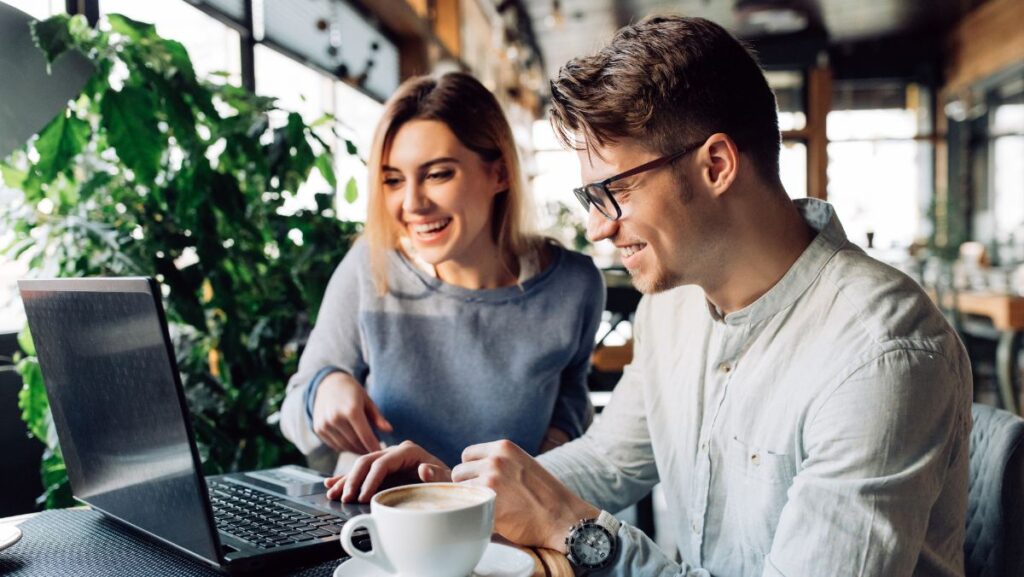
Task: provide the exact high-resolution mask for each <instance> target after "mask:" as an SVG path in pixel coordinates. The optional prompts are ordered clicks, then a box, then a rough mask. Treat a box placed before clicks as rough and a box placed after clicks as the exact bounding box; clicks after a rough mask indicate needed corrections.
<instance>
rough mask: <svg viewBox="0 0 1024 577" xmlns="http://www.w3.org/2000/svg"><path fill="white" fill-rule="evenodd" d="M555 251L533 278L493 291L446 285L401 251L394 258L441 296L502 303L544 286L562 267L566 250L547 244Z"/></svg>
mask: <svg viewBox="0 0 1024 577" xmlns="http://www.w3.org/2000/svg"><path fill="white" fill-rule="evenodd" d="M544 246H549V247H551V249H552V250H553V251H554V258H552V259H551V263H550V264H549V265H548V267H547V268H546V269H544V270H542V271H540V272H539V273H537V274H535V275H533V276H532V277H530V278H528V279H526V280H522V279H520V282H519V283H517V284H514V285H509V286H504V287H498V288H493V289H470V288H465V287H460V286H457V285H453V284H450V283H446V282H444V281H443V280H441V279H440V278H437V277H436V276H432V275H429V274H427V272H426V271H424V270H423V269H421V268H420V267H419V266H417V265H416V263H415V262H413V260H412V259H411V258H410V257H409V256H408V255H406V254H404V253H403V252H402V251H401V250H395V251H393V252H394V256H395V258H397V259H398V261H399V263H401V267H402V268H403V269H404V270H405V271H406V272H407V273H409V274H412V275H414V276H415V277H416V279H417V280H419V281H420V282H421V283H423V285H424V286H426V287H427V288H429V289H431V290H433V291H435V292H438V293H440V294H443V295H446V296H450V297H454V298H458V299H461V300H464V301H466V302H502V301H508V300H511V299H514V298H519V297H522V296H525V295H526V294H528V293H529V292H530V291H531V290H533V289H534V288H535V287H537V286H539V285H541V284H543V283H544V282H545V281H547V279H549V278H551V275H552V274H553V273H554V272H555V270H557V269H558V267H560V266H561V264H562V261H563V259H564V255H565V249H563V248H562V247H560V246H558V245H556V244H554V243H547V244H545V245H544Z"/></svg>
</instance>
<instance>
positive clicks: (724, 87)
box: [551, 16, 780, 183]
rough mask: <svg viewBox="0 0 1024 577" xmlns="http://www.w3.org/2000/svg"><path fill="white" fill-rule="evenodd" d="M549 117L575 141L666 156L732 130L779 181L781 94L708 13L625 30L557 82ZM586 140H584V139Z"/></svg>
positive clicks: (568, 141)
mask: <svg viewBox="0 0 1024 577" xmlns="http://www.w3.org/2000/svg"><path fill="white" fill-rule="evenodd" d="M551 99H552V112H551V122H552V126H553V127H554V129H555V134H557V135H558V137H559V139H560V140H561V141H562V142H563V143H564V144H565V145H566V146H568V147H569V148H575V149H582V148H583V147H585V146H586V145H587V143H596V144H598V145H605V144H607V143H610V142H617V141H619V140H620V139H633V140H636V141H638V142H640V143H642V144H644V145H647V146H650V147H651V148H652V149H653V150H654V151H656V152H659V153H661V154H672V153H674V152H676V151H677V150H678V149H679V148H681V147H683V146H685V145H687V144H689V143H692V142H696V141H700V140H702V139H705V138H707V137H708V136H711V135H712V134H714V133H716V132H723V133H725V134H728V135H729V137H730V138H732V139H733V141H734V142H735V143H736V146H737V147H738V148H739V150H740V152H742V153H744V154H746V155H747V156H748V157H749V158H750V159H751V160H752V161H753V164H754V167H755V168H756V169H757V172H758V173H760V175H761V176H762V177H763V178H764V179H765V180H767V181H768V182H771V183H775V182H778V180H779V141H780V135H779V121H778V114H777V112H776V108H775V95H774V94H773V93H772V91H771V89H770V88H769V87H768V82H767V80H765V77H764V73H763V72H762V71H761V68H760V67H759V66H758V64H757V61H756V60H755V59H754V56H753V55H752V54H751V53H750V51H749V50H748V49H747V48H746V47H745V46H744V45H743V44H741V43H740V41H738V40H737V39H736V38H734V37H733V36H732V35H730V34H729V33H728V32H726V31H725V29H723V28H722V27H721V26H719V25H717V24H715V23H714V22H711V21H709V20H705V19H703V18H687V17H682V16H658V17H651V18H646V19H644V20H642V21H640V22H638V23H636V24H632V25H630V26H626V27H625V28H622V29H621V30H619V31H618V32H617V33H616V34H615V37H614V38H613V39H612V41H611V43H610V44H608V45H607V46H605V47H604V48H602V49H601V50H599V51H598V52H597V53H596V54H593V55H591V56H584V57H580V58H575V59H573V60H570V61H569V62H568V63H567V64H566V65H565V66H563V67H562V68H561V70H559V72H558V78H557V79H555V80H553V81H552V82H551ZM581 140H582V142H581Z"/></svg>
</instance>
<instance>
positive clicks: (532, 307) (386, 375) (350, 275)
mask: <svg viewBox="0 0 1024 577" xmlns="http://www.w3.org/2000/svg"><path fill="white" fill-rule="evenodd" d="M551 250H552V253H553V258H552V259H551V262H550V264H549V265H548V268H547V269H545V270H543V271H541V272H540V273H538V274H537V275H536V276H534V277H533V278H530V279H528V280H526V281H524V282H523V283H522V284H521V286H510V287H503V288H498V289H486V290H470V289H464V288H461V287H457V286H454V285H450V284H447V283H445V282H443V281H441V280H439V279H437V278H434V277H431V276H430V275H428V274H426V273H425V272H424V271H422V270H420V269H419V268H418V267H417V266H416V265H415V264H414V263H412V262H410V261H409V260H408V259H407V258H406V257H405V256H403V255H402V254H401V253H399V252H397V251H396V252H394V253H393V254H392V255H391V261H390V263H389V267H390V268H389V277H388V282H389V285H390V290H389V292H388V293H387V294H386V295H384V296H380V295H379V294H378V293H377V290H376V288H375V286H374V284H373V280H372V275H371V272H370V266H369V250H368V246H367V244H366V243H365V242H363V241H358V242H357V243H356V244H355V245H354V246H353V248H352V250H351V251H349V253H348V255H347V256H346V257H345V259H344V260H343V261H342V263H341V264H340V265H339V266H338V269H337V270H336V271H335V273H334V275H333V277H332V278H331V281H330V283H329V284H328V287H327V291H326V294H325V295H324V300H323V304H322V305H321V307H320V313H319V318H318V319H317V322H316V325H315V327H314V329H313V332H312V334H311V335H310V339H309V343H308V344H307V346H306V349H305V351H304V352H303V354H302V357H301V359H300V361H299V370H298V372H297V373H296V374H295V375H294V376H293V377H292V379H291V380H290V382H289V386H288V396H289V397H292V396H295V395H301V397H302V402H294V401H298V400H299V399H293V402H291V403H289V402H286V403H285V410H284V414H283V415H282V419H283V420H286V421H287V420H291V421H292V423H293V425H294V424H297V423H296V419H300V418H301V419H302V420H303V421H304V423H303V426H305V427H311V414H312V412H311V409H312V400H313V398H314V395H315V390H316V387H317V386H318V385H319V383H320V381H321V380H322V379H323V377H324V376H326V375H327V374H329V373H330V372H331V371H335V370H340V371H343V372H346V373H348V374H350V375H352V376H353V377H355V379H356V380H357V381H359V382H360V383H363V384H364V386H365V387H366V389H367V391H368V392H369V394H370V397H371V398H372V399H373V400H374V402H375V403H376V404H377V406H378V407H379V408H380V410H381V412H382V413H383V414H384V416H385V417H386V418H387V419H388V421H390V422H391V424H392V425H393V426H394V432H393V433H383V432H381V431H378V432H377V433H378V436H379V438H380V439H381V440H382V441H384V442H385V443H387V444H389V445H391V444H397V443H399V442H401V441H403V440H406V439H409V440H412V441H414V442H415V443H417V444H419V445H421V446H422V447H423V448H425V449H426V450H427V451H429V452H431V453H432V454H434V455H436V456H437V457H438V458H440V459H441V460H443V461H444V462H445V463H447V464H448V465H449V466H452V465H455V464H457V463H459V462H460V461H461V454H462V450H463V449H464V448H465V447H467V446H469V445H472V444H475V443H482V442H487V441H494V440H497V439H510V440H512V441H513V442H515V443H516V444H517V445H519V446H520V447H522V448H523V449H525V450H526V451H528V452H529V453H531V454H536V453H537V452H538V450H539V449H540V446H541V442H542V440H543V437H544V433H545V431H546V430H547V429H548V427H550V426H554V427H557V428H559V429H561V430H563V431H565V432H566V433H568V434H569V435H570V437H573V438H575V437H577V436H579V435H580V434H582V432H583V429H584V427H585V422H586V418H587V416H588V414H589V410H590V405H589V401H588V399H587V387H586V375H587V371H588V369H589V365H590V355H591V352H592V349H593V345H594V336H595V334H596V332H597V328H598V325H599V324H600V320H601V312H602V310H603V309H604V298H605V291H604V284H603V280H602V277H601V274H600V272H599V271H598V270H597V268H595V267H594V264H593V263H592V262H591V260H590V259H589V258H588V257H586V256H583V255H580V254H578V253H574V252H571V251H568V250H565V249H563V248H561V247H557V246H553V245H552V247H551ZM300 407H301V409H300ZM298 410H301V411H302V413H304V414H302V415H301V416H300V415H295V414H288V413H290V412H291V413H294V412H296V411H298ZM282 428H283V429H284V430H285V432H286V433H287V432H288V429H289V427H287V426H284V424H283V426H282ZM307 432H308V431H307ZM300 436H301V437H304V438H306V439H310V438H313V439H314V441H313V442H312V443H310V442H309V441H306V442H305V443H303V442H301V441H300V440H299V439H297V438H293V439H292V440H293V441H294V442H296V444H297V445H299V448H300V449H302V450H303V452H305V453H310V452H312V451H314V450H317V449H322V447H321V446H317V445H318V444H319V440H318V439H315V437H313V436H311V435H308V434H305V435H289V437H300ZM303 445H305V446H303Z"/></svg>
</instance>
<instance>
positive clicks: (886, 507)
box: [330, 17, 971, 577]
mask: <svg viewBox="0 0 1024 577" xmlns="http://www.w3.org/2000/svg"><path fill="white" fill-rule="evenodd" d="M552 100H553V113H552V115H553V122H554V125H555V127H556V129H557V130H558V132H559V134H560V135H561V136H562V137H563V140H565V141H566V142H567V143H568V144H569V145H571V146H573V147H575V148H577V149H578V150H579V155H580V160H581V164H582V173H583V174H582V176H583V181H584V182H588V183H591V184H588V185H586V186H584V187H582V188H581V189H578V190H577V191H576V194H577V196H578V197H580V199H581V200H582V201H583V202H584V205H585V206H587V207H588V209H589V212H590V216H589V227H588V233H589V235H590V237H591V238H592V239H593V240H595V241H596V240H600V239H609V240H610V241H611V242H613V243H614V244H615V245H616V246H617V247H619V249H620V250H621V251H622V260H623V264H624V265H625V266H626V267H627V268H628V269H629V271H630V273H631V274H632V277H633V281H634V283H635V284H636V286H637V287H638V288H639V289H640V290H641V291H643V292H645V293H647V296H645V298H644V299H643V301H642V302H641V304H640V307H639V310H638V311H637V315H636V324H635V327H634V340H635V345H634V351H635V352H634V359H633V362H632V364H630V365H629V366H628V367H627V368H626V369H625V373H624V375H623V377H622V380H621V381H620V382H619V384H618V387H617V388H616V390H615V393H614V395H613V398H612V400H611V402H610V403H609V405H608V408H607V409H606V411H605V412H604V414H603V415H602V416H601V418H600V419H599V420H598V421H597V422H596V423H595V424H594V425H593V426H592V427H591V428H590V430H589V431H588V432H587V433H586V434H585V435H584V436H583V437H582V438H580V439H578V440H576V441H574V442H572V443H569V444H567V445H565V446H563V447H560V448H559V449H556V450H554V451H552V452H550V453H548V454H545V455H543V456H541V457H540V458H539V459H537V460H532V459H530V458H528V457H527V456H526V455H525V454H524V453H523V452H522V451H521V450H519V449H518V448H516V447H515V446H514V445H512V444H511V443H508V442H505V441H499V442H495V443H490V444H484V445H477V446H473V447H469V448H467V449H466V450H465V452H464V454H463V463H462V464H460V465H458V466H457V467H455V468H454V469H453V470H451V471H448V470H447V469H446V468H445V467H444V466H443V465H442V464H441V463H440V462H439V461H437V460H436V459H434V458H433V457H432V456H430V455H428V454H426V453H425V452H424V451H423V450H422V449H420V448H418V447H416V446H415V445H412V444H409V443H407V444H404V445H401V446H398V447H393V448H391V449H388V450H385V451H382V452H380V453H375V454H372V455H368V456H366V457H363V458H362V460H361V461H360V462H359V463H357V465H356V466H355V467H354V468H353V470H352V471H351V472H350V474H349V475H348V476H347V477H346V478H344V479H343V482H336V483H335V482H331V483H330V484H332V485H333V486H332V488H331V495H332V496H338V495H339V494H340V495H341V497H342V499H343V500H355V499H360V500H365V499H367V498H368V497H369V496H370V495H372V493H373V492H374V491H375V490H376V488H377V487H378V486H379V485H380V483H381V481H382V480H383V479H384V477H385V476H386V475H387V474H389V473H392V472H396V471H400V470H409V469H414V468H415V469H417V471H418V474H419V477H420V478H421V479H424V480H440V479H447V478H449V476H450V478H452V479H453V480H455V481H465V482H469V483H475V484H483V485H487V486H489V487H492V488H493V489H495V491H496V492H497V494H498V500H497V511H496V515H497V516H496V530H497V531H498V532H500V533H501V534H503V535H504V536H506V537H508V538H509V539H512V540H513V541H516V542H519V543H522V544H526V545H541V546H547V547H551V548H555V549H559V550H562V551H564V552H566V553H567V554H569V555H570V561H572V562H573V564H574V565H575V566H576V568H577V569H579V570H582V571H588V570H589V571H592V572H593V573H594V574H616V575H679V574H681V575H718V576H756V575H786V576H790V577H793V576H807V577H820V576H826V575H827V576H837V575H851V576H852V575H858V576H869V575H870V576H886V577H890V576H899V575H907V576H910V575H914V576H925V575H929V576H931V575H942V576H953V575H962V574H963V571H964V569H963V552H962V547H963V539H964V523H965V521H964V520H965V509H966V502H967V462H968V461H967V449H968V434H969V429H970V403H971V377H970V371H969V364H968V361H967V358H966V355H965V352H964V350H963V347H962V346H961V344H960V342H959V340H958V339H957V337H956V336H955V334H954V333H953V331H952V330H951V329H950V327H949V326H948V325H947V323H946V322H945V321H944V319H943V318H942V316H941V315H940V314H939V312H938V311H937V310H936V309H935V307H934V306H932V305H931V303H930V302H929V301H928V299H927V297H926V296H925V295H924V294H923V293H922V291H921V290H920V288H919V287H917V285H915V284H914V283H913V282H912V281H911V280H910V279H908V278H906V277H905V276H904V275H902V274H900V273H899V272H897V271H895V270H893V269H891V268H889V267H887V266H885V265H883V264H881V263H878V262H877V261H874V260H872V259H871V258H869V257H868V256H866V255H865V254H864V253H863V252H862V251H861V250H860V249H858V248H857V247H856V246H854V245H852V244H851V243H850V242H849V241H848V240H847V239H846V237H845V234H844V232H843V229H842V226H841V225H840V223H839V221H838V219H837V218H836V215H835V214H834V212H833V211H832V208H831V207H830V206H829V205H828V204H826V203H824V202H821V201H816V200H800V201H796V202H793V201H791V200H790V199H789V198H788V196H787V194H786V192H785V190H784V189H783V187H782V184H781V183H780V181H779V177H778V155H779V130H778V123H777V118H776V111H775V101H774V97H773V95H772V93H771V91H770V89H769V88H768V85H767V83H766V81H765V79H764V76H763V74H762V72H761V71H760V69H759V68H758V66H757V64H756V62H755V61H754V59H753V58H752V57H751V56H750V54H749V53H748V52H747V51H746V50H745V49H744V48H743V47H742V45H740V44H739V43H738V42H737V41H736V40H735V39H734V38H732V37H731V36H729V34H728V33H727V32H725V31H724V30H723V29H722V28H720V27H719V26H717V25H715V24H713V23H711V22H709V21H706V20H702V19H697V18H681V17H671V18H653V19H647V20H644V21H642V22H640V23H637V24H635V25H632V26H628V27H626V28H624V29H622V30H620V31H619V33H618V34H617V35H616V36H615V38H614V39H613V40H612V42H611V44H610V45H608V46H607V47H605V48H604V49H602V50H600V51H599V52H598V53H596V54H594V55H592V56H589V57H584V58H578V59H576V60H573V61H571V62H569V63H568V64H566V65H565V67H563V68H562V70H561V72H560V73H559V76H558V79H557V80H555V81H554V82H553V83H552ZM659 481H660V482H661V483H662V486H663V488H664V490H665V495H666V497H667V501H668V504H669V509H670V512H671V517H670V520H671V522H672V523H673V524H674V528H675V532H676V536H677V539H678V540H679V552H680V555H681V558H682V563H681V564H678V563H676V562H674V561H673V560H672V559H670V558H669V557H667V556H666V555H665V554H664V553H662V552H661V551H660V550H659V549H658V548H657V547H656V546H655V545H654V543H652V542H651V541H650V540H649V539H648V538H647V537H646V536H644V535H643V534H642V533H641V532H640V531H638V530H637V529H635V528H633V527H630V526H628V525H625V524H620V523H618V522H617V521H616V520H615V519H614V518H612V517H611V516H610V515H608V514H607V513H605V512H602V509H603V510H605V511H616V510H619V509H621V508H622V507H624V506H627V505H628V504H630V503H633V502H635V501H636V500H638V499H640V498H641V497H642V496H643V495H644V494H646V493H647V492H648V491H649V490H650V489H651V487H652V486H653V485H654V484H655V483H657V482H659ZM581 519H582V520H585V521H586V522H584V523H579V521H580V520H581Z"/></svg>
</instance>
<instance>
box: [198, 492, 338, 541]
mask: <svg viewBox="0 0 1024 577" xmlns="http://www.w3.org/2000/svg"><path fill="white" fill-rule="evenodd" d="M208 486H209V490H210V502H211V504H212V505H213V516H214V519H215V520H216V522H217V529H218V530H220V531H223V532H225V533H228V534H230V535H233V536H235V537H237V538H239V539H241V540H243V541H246V542H248V543H251V544H253V545H254V546H256V547H259V548H260V549H270V548H273V547H283V546H285V545H290V544H292V543H302V542H306V541H313V540H315V539H320V538H323V537H330V536H332V535H338V534H339V533H341V525H342V523H344V522H345V519H344V518H343V517H338V516H336V515H332V514H330V513H323V512H319V511H316V510H315V509H307V510H300V507H302V506H301V505H296V504H293V503H292V502H290V501H287V500H285V499H281V498H278V497H275V496H273V495H270V494H267V493H264V492H262V491H258V490H255V489H250V488H249V487H246V486H243V485H236V484H234V483H222V482H218V481H209V484H208Z"/></svg>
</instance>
